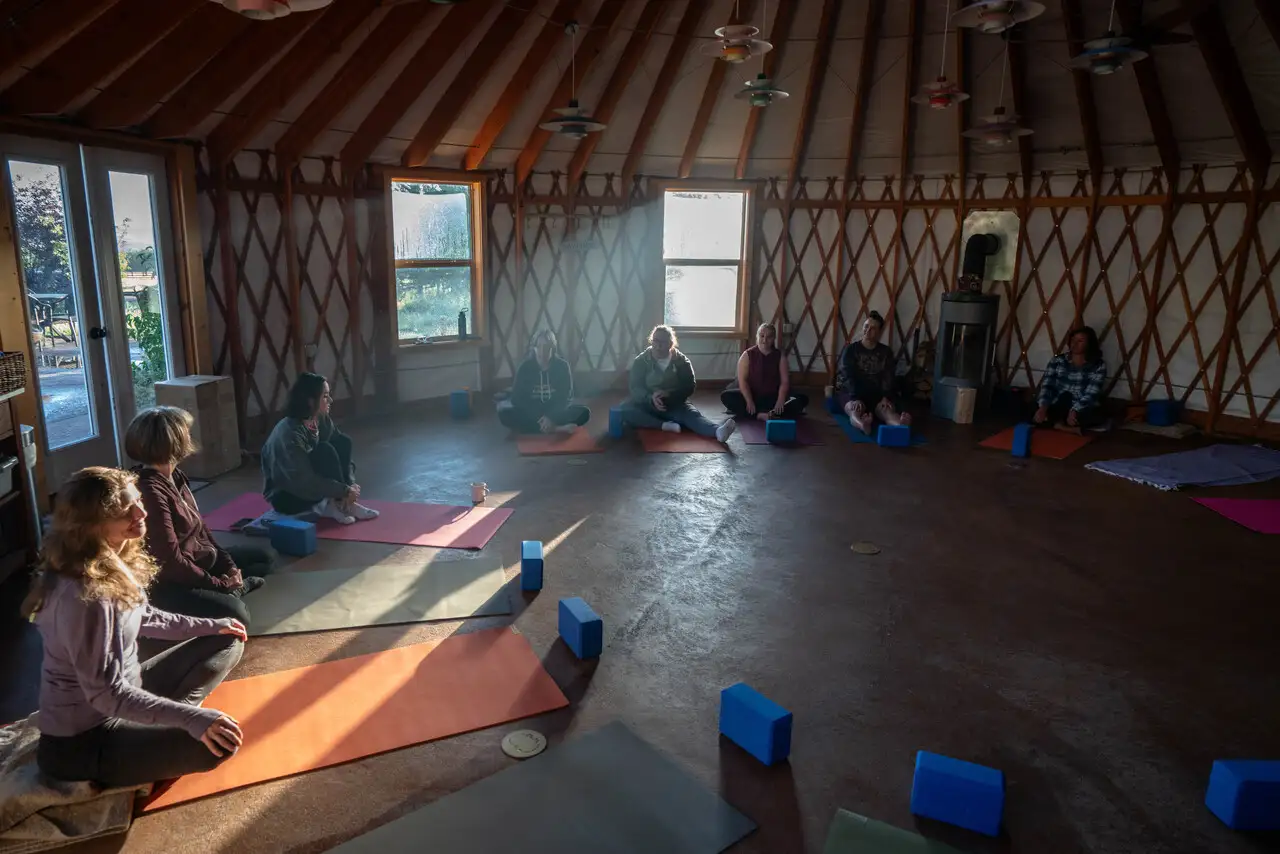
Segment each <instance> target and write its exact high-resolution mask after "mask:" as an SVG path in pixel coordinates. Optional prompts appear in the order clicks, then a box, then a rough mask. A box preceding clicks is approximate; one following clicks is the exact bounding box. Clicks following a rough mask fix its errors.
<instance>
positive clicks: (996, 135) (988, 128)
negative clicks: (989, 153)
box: [964, 107, 1035, 148]
mask: <svg viewBox="0 0 1280 854" xmlns="http://www.w3.org/2000/svg"><path fill="white" fill-rule="evenodd" d="M1033 133H1035V131H1033V130H1032V129H1031V128H1024V127H1021V126H1020V125H1019V124H1018V117H1017V116H1016V115H1012V116H1011V115H1008V114H1007V113H1005V110H1004V107H996V111H995V113H994V114H993V115H990V116H983V117H982V118H980V119H978V124H977V126H976V127H972V128H970V129H969V130H967V131H965V132H964V136H967V137H969V138H970V139H976V140H978V142H980V143H982V144H983V145H985V146H987V147H988V148H1004V147H1005V146H1007V145H1009V144H1010V143H1011V142H1013V141H1014V140H1015V139H1017V138H1018V137H1020V136H1031V134H1033Z"/></svg>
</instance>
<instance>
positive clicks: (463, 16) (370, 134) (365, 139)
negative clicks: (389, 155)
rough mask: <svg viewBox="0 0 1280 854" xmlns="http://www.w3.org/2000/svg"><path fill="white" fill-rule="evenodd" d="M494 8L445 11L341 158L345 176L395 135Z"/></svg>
mask: <svg viewBox="0 0 1280 854" xmlns="http://www.w3.org/2000/svg"><path fill="white" fill-rule="evenodd" d="M491 8H493V7H492V6H490V5H488V4H486V3H463V4H460V5H456V6H450V7H448V8H447V9H445V10H444V12H443V13H442V14H443V15H444V17H443V18H441V19H440V22H439V23H438V24H436V28H435V29H434V30H432V31H431V35H429V36H427V40H426V41H425V42H423V43H422V47H420V48H418V52H417V53H415V54H414V55H413V58H412V59H410V60H409V64H408V65H406V66H405V68H404V71H402V72H400V76H399V77H397V78H396V79H395V81H394V82H392V84H391V85H390V86H388V87H387V91H386V92H384V93H383V95H382V98H381V99H379V101H378V103H377V104H375V105H374V107H373V109H372V110H370V111H369V115H367V116H365V117H364V121H362V122H361V123H360V127H358V128H357V129H356V132H355V133H354V134H352V136H351V138H350V139H348V140H347V144H346V145H345V146H343V148H342V155H341V159H342V169H343V172H344V174H350V173H354V172H355V170H356V169H359V168H360V167H361V166H363V165H364V162H365V161H366V160H368V159H369V156H370V155H371V154H373V150H374V149H375V148H377V147H378V143H380V142H382V140H383V139H385V138H386V136H387V134H389V133H391V129H392V128H393V127H395V124H396V122H398V121H399V120H400V118H401V117H402V116H403V115H404V114H405V111H406V110H408V109H409V107H411V106H413V102H414V101H416V100H418V98H419V97H420V96H421V95H422V93H423V91H424V90H425V89H426V88H427V87H428V86H429V85H431V81H432V80H434V79H435V77H436V75H437V74H439V73H440V69H442V68H444V66H445V65H446V64H447V63H448V62H449V60H450V59H452V58H453V55H454V54H455V53H457V52H458V51H460V50H462V45H463V44H464V43H465V42H466V41H467V37H468V36H470V35H471V31H472V30H473V29H475V27H476V25H477V24H479V23H480V21H482V20H483V19H484V17H485V15H487V14H489V10H490V9H491Z"/></svg>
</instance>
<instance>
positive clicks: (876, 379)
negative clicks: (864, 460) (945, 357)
mask: <svg viewBox="0 0 1280 854" xmlns="http://www.w3.org/2000/svg"><path fill="white" fill-rule="evenodd" d="M883 330H884V318H883V317H882V316H881V315H880V312H878V311H872V312H871V313H869V314H868V315H867V319H866V320H865V321H863V324H862V337H861V338H859V339H858V340H857V341H851V342H849V344H847V345H846V346H845V348H844V350H843V351H842V352H841V353H840V369H839V373H838V374H837V376H836V389H837V394H838V399H839V401H840V404H841V406H842V407H843V408H844V413H845V415H847V416H849V423H850V424H852V425H853V426H854V427H857V428H858V429H859V430H861V431H862V432H863V433H866V434H867V435H868V436H869V435H871V428H872V427H873V426H875V422H876V419H877V418H878V419H880V421H882V422H883V423H885V424H894V425H897V424H901V425H904V426H905V425H909V424H910V423H911V413H909V412H899V411H898V408H897V407H896V406H894V403H893V396H894V393H893V385H894V358H893V351H892V350H890V349H889V346H888V345H887V344H881V343H880V333H881V332H882V331H883Z"/></svg>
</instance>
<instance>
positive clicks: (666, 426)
mask: <svg viewBox="0 0 1280 854" xmlns="http://www.w3.org/2000/svg"><path fill="white" fill-rule="evenodd" d="M662 429H663V430H666V431H667V432H668V433H679V432H680V425H679V424H677V423H676V422H674V421H663V422H662Z"/></svg>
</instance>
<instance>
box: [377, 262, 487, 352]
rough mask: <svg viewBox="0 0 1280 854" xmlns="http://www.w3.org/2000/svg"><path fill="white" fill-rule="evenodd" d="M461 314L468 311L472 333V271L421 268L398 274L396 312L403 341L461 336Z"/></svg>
mask: <svg viewBox="0 0 1280 854" xmlns="http://www.w3.org/2000/svg"><path fill="white" fill-rule="evenodd" d="M460 311H466V312H467V331H468V333H470V332H471V331H472V329H471V270H470V269H469V268H467V267H419V268H406V269H401V270H397V271H396V313H397V317H398V318H399V327H400V339H401V340H416V339H418V338H441V337H445V336H451V335H457V334H458V312H460Z"/></svg>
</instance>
